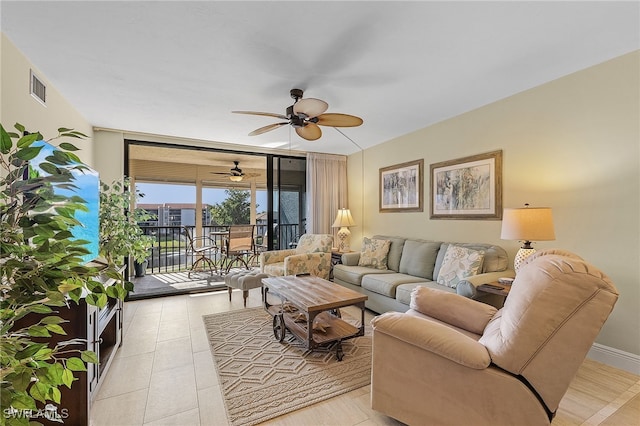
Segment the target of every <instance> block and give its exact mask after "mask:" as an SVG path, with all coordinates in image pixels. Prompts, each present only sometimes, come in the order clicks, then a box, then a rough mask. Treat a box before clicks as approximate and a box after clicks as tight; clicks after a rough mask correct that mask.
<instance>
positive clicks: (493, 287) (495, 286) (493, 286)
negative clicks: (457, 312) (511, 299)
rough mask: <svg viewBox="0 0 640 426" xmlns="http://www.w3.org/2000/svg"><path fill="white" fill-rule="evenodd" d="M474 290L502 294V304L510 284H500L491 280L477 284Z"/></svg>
mask: <svg viewBox="0 0 640 426" xmlns="http://www.w3.org/2000/svg"><path fill="white" fill-rule="evenodd" d="M476 290H478V291H480V292H482V293H489V294H497V295H498V296H502V298H503V299H502V304H503V305H504V300H505V299H506V298H507V296H508V295H509V291H510V290H511V285H506V284H502V283H499V282H498V281H492V282H490V283H487V284H481V285H479V286H478V287H476Z"/></svg>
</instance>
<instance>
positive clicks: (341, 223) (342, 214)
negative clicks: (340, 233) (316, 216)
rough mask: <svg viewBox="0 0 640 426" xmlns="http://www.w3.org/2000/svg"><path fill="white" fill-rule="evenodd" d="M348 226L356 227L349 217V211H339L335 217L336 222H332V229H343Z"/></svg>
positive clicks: (351, 217)
mask: <svg viewBox="0 0 640 426" xmlns="http://www.w3.org/2000/svg"><path fill="white" fill-rule="evenodd" d="M348 226H356V222H355V221H354V220H353V216H351V211H350V210H349V209H339V210H338V214H337V215H336V220H335V221H334V222H333V225H332V226H331V227H332V228H344V227H348Z"/></svg>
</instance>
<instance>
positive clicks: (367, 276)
mask: <svg viewBox="0 0 640 426" xmlns="http://www.w3.org/2000/svg"><path fill="white" fill-rule="evenodd" d="M372 239H376V240H388V241H391V244H390V248H389V252H388V256H387V268H388V269H376V268H373V267H369V266H358V262H359V259H360V252H354V253H346V254H343V255H342V264H338V265H335V266H334V268H333V281H334V282H335V283H337V284H341V285H343V286H344V287H347V288H350V289H352V290H355V291H358V292H361V293H363V294H366V295H367V296H368V297H369V299H368V300H367V302H366V307H367V308H369V309H371V310H372V311H374V312H378V313H383V312H387V311H397V312H405V311H406V310H407V309H409V302H410V300H411V292H412V291H413V289H414V288H416V287H418V286H424V287H429V288H437V289H441V290H443V291H447V292H449V293H457V294H459V295H462V296H465V297H468V298H471V299H477V300H480V301H483V302H486V303H489V304H493V305H496V306H498V305H499V304H501V303H502V298H501V297H500V296H496V295H493V294H487V293H482V292H478V291H477V290H476V287H477V286H479V285H480V284H485V283H490V282H492V281H496V280H497V279H498V278H500V277H514V276H515V273H514V271H513V270H510V269H508V268H507V265H508V261H509V259H508V256H507V252H506V251H505V250H504V249H503V248H502V247H500V246H496V245H491V244H481V243H478V244H475V243H447V242H440V241H428V240H419V239H411V238H403V237H393V236H384V235H375V236H373V237H372ZM450 245H456V246H461V247H465V248H469V249H473V250H481V251H482V252H484V261H483V263H482V267H481V270H480V271H479V273H478V274H477V275H474V276H472V277H468V278H466V279H465V280H463V281H461V282H459V283H458V284H457V287H456V288H451V287H447V286H444V285H441V284H438V283H437V282H436V279H437V277H438V274H439V272H440V268H441V266H442V261H443V258H444V255H445V253H446V251H447V248H448V247H449V246H450Z"/></svg>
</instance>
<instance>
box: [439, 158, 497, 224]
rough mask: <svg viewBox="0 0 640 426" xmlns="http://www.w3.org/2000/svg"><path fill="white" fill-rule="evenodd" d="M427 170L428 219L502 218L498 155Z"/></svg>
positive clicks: (444, 164)
mask: <svg viewBox="0 0 640 426" xmlns="http://www.w3.org/2000/svg"><path fill="white" fill-rule="evenodd" d="M430 168H431V184H430V190H429V193H430V197H431V216H430V217H431V219H501V218H502V151H493V152H488V153H485V154H479V155H474V156H471V157H465V158H458V159H456V160H450V161H443V162H441V163H435V164H431V167H430Z"/></svg>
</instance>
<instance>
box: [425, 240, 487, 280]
mask: <svg viewBox="0 0 640 426" xmlns="http://www.w3.org/2000/svg"><path fill="white" fill-rule="evenodd" d="M483 261H484V251H481V250H471V249H468V248H465V247H460V246H456V245H453V244H451V245H449V247H448V248H447V251H446V252H445V254H444V259H443V260H442V266H441V267H440V272H439V273H438V279H437V281H436V282H437V283H438V284H442V285H446V286H447V287H451V288H456V287H457V286H458V283H459V282H460V281H462V280H464V279H465V278H467V277H471V276H473V275H476V274H477V273H478V271H479V270H480V268H481V267H482V262H483Z"/></svg>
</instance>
